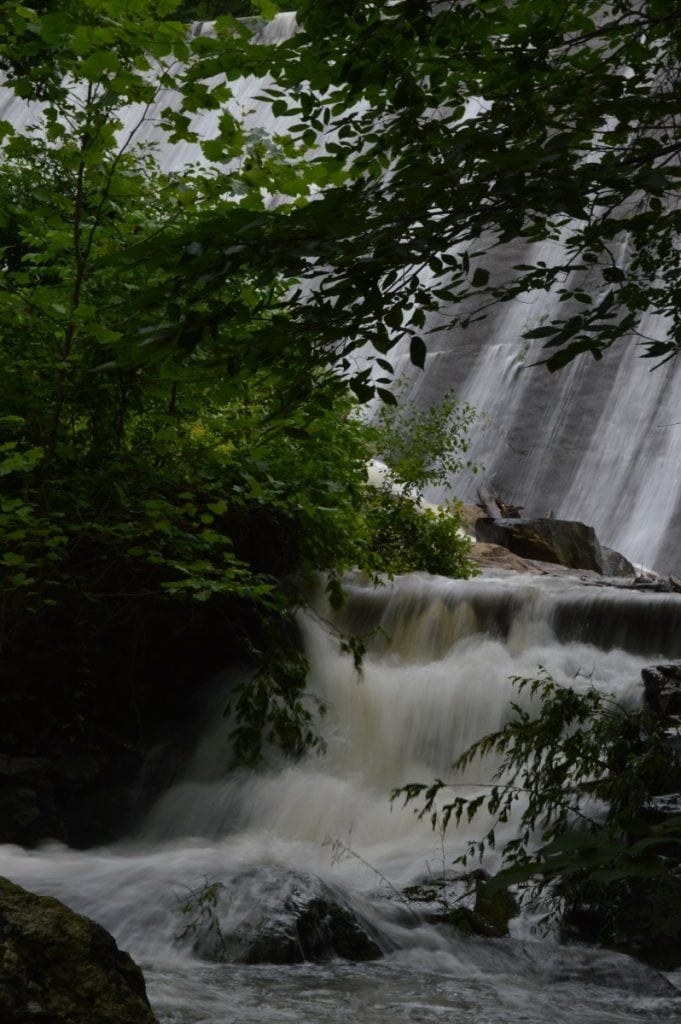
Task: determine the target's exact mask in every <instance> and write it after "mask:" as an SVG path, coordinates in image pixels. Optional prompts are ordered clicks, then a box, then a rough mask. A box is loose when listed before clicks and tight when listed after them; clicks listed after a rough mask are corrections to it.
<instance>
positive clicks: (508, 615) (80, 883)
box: [0, 572, 681, 1024]
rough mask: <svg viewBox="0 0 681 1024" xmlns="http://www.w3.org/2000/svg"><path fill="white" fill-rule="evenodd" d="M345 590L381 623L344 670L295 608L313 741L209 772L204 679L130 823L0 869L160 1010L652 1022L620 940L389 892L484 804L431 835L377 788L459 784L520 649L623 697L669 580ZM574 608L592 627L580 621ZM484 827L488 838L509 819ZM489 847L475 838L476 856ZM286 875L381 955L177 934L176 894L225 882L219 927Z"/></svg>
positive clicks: (428, 875)
mask: <svg viewBox="0 0 681 1024" xmlns="http://www.w3.org/2000/svg"><path fill="white" fill-rule="evenodd" d="M348 594H349V599H348V602H347V606H346V607H345V609H344V610H343V612H342V615H341V618H340V619H339V620H338V622H337V623H336V626H337V627H338V628H341V629H343V630H355V631H357V632H362V633H370V632H371V631H372V630H374V629H375V628H376V627H379V626H380V627H381V628H380V630H379V631H378V632H376V634H375V636H374V639H373V640H370V641H369V648H368V651H367V655H366V658H365V663H364V669H363V673H362V676H361V677H360V676H358V675H357V672H356V670H355V668H354V664H353V660H352V658H351V657H350V655H349V654H347V653H343V652H342V651H341V648H340V644H339V639H338V634H337V632H336V630H335V629H333V628H331V627H330V625H329V622H328V615H329V612H328V609H325V608H323V607H320V608H318V609H317V610H316V611H314V610H311V611H309V612H306V613H303V614H302V615H301V629H302V631H303V634H304V637H305V645H306V650H307V653H308V657H309V659H310V665H311V671H310V687H311V690H312V692H313V693H314V694H315V695H316V696H317V697H318V698H319V699H320V700H321V701H323V703H324V704H325V705H326V707H327V708H328V711H327V714H326V716H325V717H324V719H323V720H322V723H321V729H322V731H323V737H324V739H325V741H326V751H325V752H324V753H320V752H312V753H310V754H308V755H307V756H306V757H304V758H302V759H300V760H298V761H290V760H287V759H285V758H283V757H281V755H278V754H276V753H274V752H273V753H271V754H270V755H269V757H268V759H267V760H266V763H265V765H264V766H263V767H261V768H260V769H258V770H255V769H253V770H245V769H244V770H240V771H234V770H231V771H230V755H229V735H228V734H229V728H230V726H229V722H228V721H227V720H226V719H225V718H224V716H223V709H224V700H225V698H224V693H223V692H222V691H221V690H218V691H217V693H216V691H215V690H213V691H211V692H209V693H208V694H207V696H206V706H205V724H204V728H203V731H202V734H201V737H200V739H199V741H198V743H197V746H196V749H195V750H194V753H193V754H192V756H191V757H190V759H189V761H188V763H187V764H186V765H185V768H184V770H183V772H182V774H181V777H180V778H179V779H178V781H177V782H176V783H175V784H174V785H173V786H172V787H171V789H170V790H169V791H168V792H166V793H165V794H163V795H162V796H161V797H160V798H159V800H158V801H157V803H156V805H155V806H154V807H152V808H151V810H150V811H149V812H148V814H147V815H146V816H145V818H144V820H143V821H141V822H140V824H139V826H138V827H137V829H136V830H135V832H134V834H132V835H130V836H128V837H127V838H126V839H125V840H122V841H121V842H119V843H118V844H116V845H114V846H111V847H109V848H106V849H95V850H90V851H85V852H80V851H74V850H70V849H67V848H66V847H64V846H61V845H59V844H55V843H52V844H49V843H48V844H46V845H45V846H43V847H41V848H39V849H37V850H32V851H26V850H20V849H19V848H18V847H7V846H6V847H2V848H0V874H6V875H8V876H9V877H11V878H13V879H15V880H16V881H18V882H19V883H20V884H23V885H25V886H27V887H28V888H31V889H34V890H37V891H40V892H48V893H50V894H52V895H57V896H58V897H60V898H62V899H63V900H64V901H65V902H67V903H68V904H70V905H71V906H73V907H74V908H75V909H77V910H78V911H80V912H83V913H86V914H89V915H91V916H92V917H94V918H96V919H97V920H98V921H100V922H101V923H102V924H103V925H104V926H105V927H107V928H108V929H110V930H111V931H112V932H113V933H114V935H115V936H116V938H117V940H118V941H119V943H120V944H121V945H122V947H123V948H125V949H127V950H129V951H130V952H131V953H132V955H133V956H134V957H135V958H136V959H137V961H138V962H139V963H140V964H141V966H142V967H143V969H144V970H145V974H146V976H147V982H148V986H149V992H150V997H151V1000H152V1005H153V1006H154V1009H155V1011H156V1012H157V1014H158V1016H159V1020H160V1021H161V1022H162V1024H191V1022H198V1021H201V1022H204V1024H223V1022H224V1020H227V1019H229V1020H232V1019H233V1020H239V1021H240V1022H241V1021H244V1022H246V1021H253V1022H255V1021H263V1020H266V1021H275V1020H282V1019H290V1018H292V1017H294V1016H295V1017H296V1019H299V1020H301V1021H309V1022H310V1024H312V1022H317V1021H318V1020H319V1019H320V1015H321V1014H323V1015H324V1017H326V1018H328V1019H329V1020H330V1021H333V1022H335V1021H338V1022H340V1021H341V1020H346V1019H347V1014H348V1012H350V1010H349V1008H351V1012H352V1015H353V1017H354V1018H355V1019H356V1020H357V1021H359V1022H360V1024H377V1022H378V1024H388V1022H389V1021H393V1020H395V1019H403V1020H419V1021H424V1022H434V1021H436V1020H440V1019H442V1017H443V1016H446V1017H447V1019H448V1020H452V1021H455V1022H461V1024H463V1022H473V1021H480V1020H485V1021H486V1022H487V1021H498V1022H499V1024H501V1022H502V1021H503V1022H504V1024H520V1022H521V1021H525V1022H527V1021H530V1022H536V1024H539V1022H540V1021H544V1020H545V1019H546V1015H547V1014H548V1013H549V1012H550V1013H551V1016H552V1019H554V1020H556V1021H557V1022H559V1024H568V1022H571V1024H572V1022H574V1021H575V1020H579V1022H580V1024H588V1022H592V1021H593V1022H594V1024H596V1021H598V1022H599V1024H602V1022H609V1024H629V1022H639V1021H641V1022H642V1021H644V1020H649V1019H651V1015H652V1017H655V1018H656V1019H660V1020H661V1019H665V1018H666V1017H669V1018H670V1019H671V1018H672V1017H673V1016H674V1014H676V1013H677V1011H678V1003H677V1001H676V997H674V995H673V989H672V988H671V987H665V986H667V983H666V982H663V981H662V980H661V979H660V977H659V976H657V975H656V974H655V973H654V972H652V971H650V970H649V969H647V968H644V967H643V966H641V965H638V964H636V963H635V962H634V961H631V960H629V959H628V958H626V957H623V956H620V955H616V954H611V953H606V952H602V951H601V952H599V951H596V950H593V949H588V948H586V947H577V948H572V949H571V948H565V947H561V948H560V949H559V948H558V947H557V946H555V945H554V943H553V941H551V940H548V939H546V938H542V936H541V935H534V934H533V933H532V932H531V930H530V928H531V920H529V919H528V918H524V917H519V918H516V919H515V920H514V921H512V922H511V926H512V936H511V938H509V939H505V940H481V939H473V938H468V939H466V938H463V937H461V936H459V935H457V934H456V933H455V932H453V931H447V930H443V929H442V928H438V927H436V926H434V925H433V924H432V922H431V923H429V922H428V921H427V919H426V918H425V917H423V915H421V914H420V912H419V913H415V914H414V913H412V914H411V915H410V914H408V913H406V912H405V909H404V907H403V905H402V902H401V901H400V899H399V898H398V896H397V894H398V893H399V892H400V891H401V890H402V888H403V887H405V886H408V885H411V884H414V883H419V882H423V881H424V880H425V881H428V880H432V879H433V878H436V879H439V878H443V877H445V878H449V879H451V878H452V877H453V876H454V875H455V874H456V869H455V868H454V867H453V866H452V861H453V859H454V858H455V857H456V856H457V855H458V854H460V853H461V852H462V851H463V850H464V848H465V846H466V843H467V840H470V839H471V838H474V837H475V836H476V835H477V836H479V835H482V834H484V832H485V831H486V830H487V829H488V828H489V826H490V820H489V818H487V817H486V816H485V815H482V816H481V817H480V819H479V820H478V819H476V820H475V821H474V822H473V823H472V824H471V825H467V824H466V825H463V824H462V825H461V826H459V827H455V826H454V825H453V824H452V825H450V828H449V829H448V831H447V833H446V834H445V835H444V836H441V835H440V834H439V833H438V832H437V831H433V830H432V828H431V826H430V823H429V822H428V821H426V820H421V819H419V818H418V817H417V816H416V815H415V814H414V812H413V810H412V808H411V807H404V806H402V804H401V803H392V804H391V802H390V799H389V795H390V791H391V790H392V789H393V787H395V786H398V785H401V784H403V783H407V782H429V781H431V780H432V779H433V778H435V777H436V776H440V777H442V778H443V779H444V780H445V781H446V782H448V783H450V784H451V785H453V786H457V787H461V786H464V787H466V789H465V792H467V793H473V794H474V793H476V792H478V788H477V787H480V786H481V785H483V784H484V783H485V782H486V780H487V779H488V778H489V777H490V773H491V772H492V770H493V769H494V762H491V763H487V764H483V765H478V766H476V767H475V769H472V768H471V769H469V770H468V771H467V773H466V774H465V775H463V776H461V777H459V778H458V779H456V778H453V777H451V767H450V766H451V764H452V761H453V759H454V758H455V757H457V756H458V755H459V754H460V753H461V752H462V751H463V750H464V749H465V748H466V747H467V746H468V745H469V744H470V743H471V742H473V741H474V740H475V739H477V738H479V737H480V736H482V735H483V734H486V733H487V732H489V731H490V730H493V729H498V728H499V727H500V726H502V725H503V724H504V722H505V721H507V719H508V715H509V708H508V703H509V698H510V697H511V696H512V695H514V694H513V689H512V686H511V683H510V682H509V678H510V677H511V676H516V675H522V676H528V675H534V674H536V672H537V666H538V665H543V666H545V668H546V669H547V671H549V672H550V673H551V674H552V676H553V677H554V678H555V679H556V680H557V681H559V682H561V683H563V684H565V685H567V686H572V687H575V688H578V689H585V688H587V687H589V686H597V687H598V688H599V689H601V690H604V691H606V692H608V693H613V694H614V695H616V697H617V699H618V700H619V701H621V702H622V703H623V704H625V705H628V706H635V705H636V704H637V703H639V702H640V700H641V692H642V685H641V678H640V673H641V669H642V668H643V667H644V666H645V665H647V664H650V663H651V660H652V661H655V660H660V659H664V658H666V657H669V654H670V653H673V654H674V655H676V656H678V654H679V649H678V645H679V640H678V633H677V631H676V630H675V628H674V625H675V621H678V609H679V602H680V601H681V598H679V597H677V596H676V595H664V594H661V595H650V596H649V597H647V598H645V599H644V598H643V597H642V596H641V595H639V594H637V593H635V592H628V591H624V590H622V591H618V590H615V589H613V588H607V589H601V588H596V587H588V586H583V585H580V584H579V582H578V581H573V582H569V583H566V581H564V580H551V579H544V578H541V577H523V576H518V575H515V574H512V573H503V572H499V573H496V574H495V573H489V574H487V575H485V576H483V577H481V578H480V579H477V580H471V581H457V580H449V579H444V578H440V577H432V576H427V575H425V574H415V575H411V576H405V577H402V578H398V579H397V580H395V582H394V583H392V584H389V585H386V586H384V587H381V588H378V589H376V588H374V587H372V586H370V585H369V584H367V583H364V582H362V580H361V579H355V580H350V581H349V582H348ZM644 601H650V602H651V607H652V615H653V617H654V618H655V619H656V620H658V622H659V623H661V624H660V625H659V629H658V632H657V633H656V634H647V633H646V631H645V630H643V633H644V634H645V642H644V641H643V640H642V638H641V635H637V634H636V632H635V631H633V630H632V629H631V628H630V627H631V624H632V623H633V622H635V621H636V619H637V618H640V616H641V613H642V609H643V607H644ZM675 617H676V618H675ZM586 620H589V621H596V622H597V623H598V624H600V625H599V628H597V629H595V630H593V631H592V634H591V635H589V634H588V633H586V632H585V629H584V622H585V621H586ZM601 627H602V628H601ZM642 647H643V648H644V649H642ZM514 696H515V697H517V694H515V695H514ZM521 699H522V700H523V701H524V700H526V698H525V696H522V698H521ZM505 828H506V829H507V831H506V832H504V831H503V829H502V831H501V832H499V836H498V838H499V842H500V844H501V843H502V842H503V839H504V838H508V837H510V835H511V833H512V830H513V825H512V823H510V824H509V825H507V826H505ZM498 863H499V861H498V854H497V853H496V852H492V853H491V855H490V858H489V860H488V862H487V866H488V867H489V868H490V869H494V868H495V867H496V866H498ZM301 877H311V878H315V879H321V880H322V881H323V883H324V884H326V885H328V886H330V887H331V888H332V889H333V891H334V892H337V893H338V894H340V895H341V896H342V898H343V900H344V901H345V903H346V904H347V905H349V906H351V907H352V908H353V910H354V911H355V913H356V914H357V915H358V917H359V919H360V920H362V921H364V922H366V923H367V926H369V927H370V928H371V929H372V933H373V934H374V935H375V936H376V938H377V941H378V943H379V945H380V947H381V949H382V950H383V953H384V958H383V959H382V960H380V961H378V962H376V963H371V964H355V965H353V964H350V963H344V962H343V961H333V962H331V963H329V964H326V965H307V966H299V967H295V968H291V967H289V968H285V967H275V966H271V965H270V966H269V967H268V966H260V967H248V966H246V965H243V964H238V963H206V962H204V961H203V960H202V959H201V957H200V956H198V958H197V955H196V953H195V952H194V951H193V950H192V946H191V943H188V942H187V941H184V940H183V939H182V930H183V920H185V922H186V918H185V919H183V916H182V914H181V912H180V908H181V907H182V901H183V900H186V898H187V894H188V893H192V892H194V893H196V892H197V891H200V890H201V887H202V886H206V885H213V884H218V885H219V886H220V887H221V890H222V891H223V892H224V893H225V894H226V895H225V900H224V906H221V910H220V913H221V917H220V923H221V927H222V928H223V930H224V931H225V933H226V934H227V935H238V934H240V933H241V932H243V930H244V929H245V928H247V927H248V925H249V922H252V921H253V920H254V919H257V918H259V917H260V916H262V915H264V914H266V913H268V912H269V911H268V907H270V904H272V903H274V905H275V906H276V901H277V898H278V894H280V893H281V891H282V889H283V890H284V891H288V890H287V889H286V887H287V886H289V887H290V885H291V884H292V883H291V878H293V879H296V880H298V879H300V878H301ZM295 884H298V882H297V881H296V883H295ZM270 911H271V907H270ZM575 1004H577V1005H578V1006H579V1014H578V1016H577V1017H575ZM396 1014H397V1015H396ZM399 1014H402V1016H399ZM405 1014H406V1016H405ZM409 1014H411V1016H409Z"/></svg>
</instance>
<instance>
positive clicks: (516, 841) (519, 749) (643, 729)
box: [393, 674, 681, 962]
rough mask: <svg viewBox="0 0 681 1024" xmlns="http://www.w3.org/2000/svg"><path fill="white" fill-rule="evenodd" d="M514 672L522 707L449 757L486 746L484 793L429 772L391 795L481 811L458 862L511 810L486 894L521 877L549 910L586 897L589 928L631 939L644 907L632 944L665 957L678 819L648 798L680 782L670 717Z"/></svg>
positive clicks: (673, 928)
mask: <svg viewBox="0 0 681 1024" xmlns="http://www.w3.org/2000/svg"><path fill="white" fill-rule="evenodd" d="M514 682H515V684H516V687H517V689H518V692H519V693H520V692H522V691H527V692H528V693H529V695H530V697H531V698H532V700H531V702H530V704H529V706H524V707H523V706H522V705H521V704H520V703H517V702H516V703H513V704H512V705H511V709H512V718H511V720H510V721H509V722H508V723H507V724H506V725H505V726H504V727H503V728H502V729H501V730H499V731H498V732H496V733H492V734H490V735H488V736H484V737H483V738H482V739H480V740H478V741H477V742H476V743H474V744H472V745H471V747H469V749H468V750H466V751H465V752H464V753H463V754H462V755H461V757H459V758H458V759H457V761H456V762H455V763H454V765H453V770H454V771H455V772H456V771H461V770H464V769H466V768H467V767H469V766H470V765H471V764H473V763H475V762H477V761H479V760H480V759H484V758H488V757H489V756H490V755H491V756H492V757H493V758H494V763H496V764H497V767H496V769H495V771H494V777H493V781H492V783H491V784H490V786H489V787H488V788H487V790H486V792H484V793H483V794H482V795H477V796H475V797H467V796H463V795H461V790H460V789H459V790H458V792H457V787H456V784H453V793H454V795H453V796H452V795H451V793H450V792H449V791H446V790H447V783H445V782H443V781H442V780H439V779H438V780H436V781H435V782H434V783H432V784H430V785H422V784H410V785H407V786H405V787H403V788H402V789H400V790H397V791H396V792H395V793H394V794H393V796H394V798H398V797H403V798H404V799H405V800H406V801H411V800H415V799H423V807H422V809H421V814H423V815H429V816H430V817H431V820H432V823H433V827H438V828H440V829H442V830H445V829H446V828H447V826H448V825H449V823H450V822H451V821H452V820H454V821H455V822H456V823H457V824H459V823H461V822H472V821H473V820H474V818H475V816H476V814H477V813H478V812H479V811H481V810H484V811H486V812H488V813H489V814H490V816H491V818H492V821H493V825H492V827H491V828H490V830H489V832H488V833H487V834H486V835H485V836H483V837H482V838H481V839H479V840H475V841H473V842H471V843H470V844H469V847H468V851H467V852H466V853H465V854H463V855H462V856H460V857H459V858H458V860H457V863H461V864H466V863H467V862H468V861H469V860H470V859H471V858H474V859H477V858H482V857H483V856H484V854H485V852H486V851H488V850H491V849H493V848H494V847H495V843H496V830H497V827H498V826H499V825H505V824H507V823H508V822H509V821H510V820H511V819H512V818H515V819H516V820H517V821H518V829H517V835H516V837H515V838H513V839H511V840H510V841H507V842H506V843H505V846H504V848H503V850H502V861H503V867H502V869H501V870H500V871H499V872H498V873H497V875H496V876H495V877H494V878H493V879H490V880H489V881H488V882H487V883H486V891H487V892H488V893H489V894H491V895H492V896H493V895H495V894H496V893H498V892H500V891H503V890H504V889H505V888H506V887H507V886H509V885H518V886H520V888H521V889H522V890H524V892H525V897H526V899H529V901H530V902H531V903H536V904H538V905H539V906H540V907H543V908H544V910H545V911H546V912H547V915H548V919H554V918H555V917H556V916H558V917H562V918H564V919H566V920H570V919H571V918H574V917H575V916H576V915H579V914H580V913H582V912H583V910H584V908H585V907H588V908H589V914H590V916H591V917H592V918H593V919H595V920H596V922H597V924H596V927H595V929H594V931H595V935H594V937H598V938H600V939H602V940H603V941H606V942H608V943H609V944H615V945H617V944H618V943H619V944H620V945H625V946H627V944H628V946H629V948H631V946H632V945H634V946H635V942H634V943H632V934H633V935H634V936H635V935H636V929H634V928H632V927H631V923H632V920H634V919H635V918H636V914H637V912H638V911H640V910H641V907H642V906H644V907H646V906H647V910H646V915H647V918H648V920H646V921H645V922H643V921H642V920H641V921H639V922H638V928H639V930H640V931H642V932H643V937H642V938H641V939H640V941H639V947H640V951H641V952H642V953H643V954H644V955H646V956H648V957H652V956H653V955H655V956H656V957H657V959H658V961H659V962H664V960H665V954H666V953H668V951H667V950H666V949H665V946H666V945H669V944H670V942H671V946H672V947H673V946H674V943H677V942H678V934H679V918H678V916H675V915H674V914H673V913H671V916H670V913H669V908H670V907H671V902H677V903H678V900H679V898H680V896H681V876H680V873H679V862H680V861H681V817H679V816H678V815H677V816H673V815H668V814H667V815H665V814H660V813H657V812H656V811H654V810H653V809H652V806H651V800H652V798H653V797H654V796H656V795H658V794H661V793H667V792H670V791H677V790H678V788H679V784H680V783H681V760H680V759H679V754H678V750H677V749H676V747H675V745H674V741H673V739H672V738H670V735H669V731H668V730H669V724H668V723H666V722H664V721H663V720H662V719H661V718H660V717H659V716H658V715H657V714H655V713H654V712H652V711H651V710H649V709H647V708H641V709H638V710H630V709H626V708H625V707H623V706H622V705H621V704H619V703H617V702H616V701H615V700H614V699H613V698H611V697H609V696H607V695H604V694H603V693H601V692H599V691H597V690H595V689H588V690H586V691H585V692H583V693H578V692H576V691H575V690H573V689H571V688H570V687H566V686H560V685H559V684H557V683H555V682H554V681H553V680H552V679H550V678H549V677H548V676H546V675H545V674H542V675H540V676H539V678H537V679H515V680H514ZM651 883H654V884H653V886H652V889H651V888H650V884H651ZM661 894H664V895H663V898H662V899H660V898H659V896H660V895H661ZM670 901H671V902H670ZM665 907H666V908H667V912H666V911H665ZM626 917H628V919H629V920H628V926H627V924H625V918H626ZM677 949H678V947H677Z"/></svg>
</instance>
